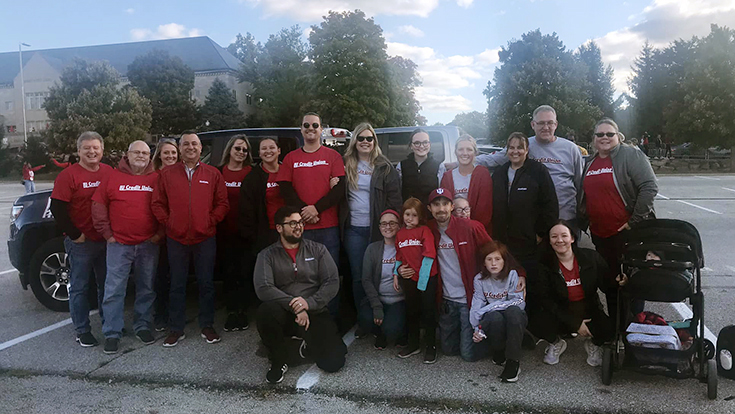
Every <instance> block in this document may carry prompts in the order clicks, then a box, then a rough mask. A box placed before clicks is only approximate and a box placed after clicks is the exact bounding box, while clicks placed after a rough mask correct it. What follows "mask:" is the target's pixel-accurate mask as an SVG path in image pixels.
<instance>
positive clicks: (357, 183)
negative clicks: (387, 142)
mask: <svg viewBox="0 0 735 414" xmlns="http://www.w3.org/2000/svg"><path fill="white" fill-rule="evenodd" d="M344 161H345V175H346V179H347V185H346V186H345V188H346V196H345V198H343V199H342V203H341V205H340V209H339V215H340V230H341V232H342V240H343V242H344V244H345V249H346V251H347V258H348V259H349V261H350V272H351V274H352V290H353V294H354V299H355V306H356V307H357V309H360V308H361V304H362V302H363V301H365V300H367V297H366V296H365V289H364V288H363V285H362V260H363V254H364V253H365V249H367V246H368V244H370V243H371V242H374V241H378V240H380V239H381V238H382V235H381V233H380V228H379V223H380V213H382V212H383V211H385V210H387V209H393V210H398V209H400V207H401V184H400V178H399V176H398V172H397V171H396V170H395V168H393V165H392V164H391V163H390V161H389V160H388V158H386V157H385V156H384V155H383V153H382V151H381V150H380V146H379V145H378V142H377V136H376V135H375V130H374V129H373V127H372V126H371V125H370V124H368V123H361V124H360V125H358V126H357V127H356V128H355V131H354V132H353V133H352V139H351V140H350V143H349V145H348V146H347V150H346V151H345V155H344ZM363 319H365V318H363ZM360 328H362V329H358V331H357V332H356V336H357V337H358V338H359V337H362V336H365V335H366V334H367V329H369V327H360Z"/></svg>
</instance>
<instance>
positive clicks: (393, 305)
mask: <svg viewBox="0 0 735 414" xmlns="http://www.w3.org/2000/svg"><path fill="white" fill-rule="evenodd" d="M400 227H401V220H400V218H399V214H398V212H397V211H395V210H392V209H390V210H385V211H383V212H382V213H381V215H380V224H379V228H380V234H381V235H382V236H383V237H382V239H381V240H378V241H375V242H373V243H370V245H369V246H368V247H367V250H365V255H364V258H363V262H362V263H363V267H362V285H363V287H364V288H365V294H366V295H367V300H366V301H363V303H362V304H361V306H362V308H361V311H360V312H359V314H360V317H361V318H362V319H361V320H360V324H361V326H364V327H368V328H370V331H371V332H372V333H374V334H375V349H379V350H382V349H385V348H386V347H387V346H388V340H391V341H395V344H396V346H406V344H407V340H408V336H407V331H406V302H405V298H404V296H403V291H402V290H401V288H400V286H399V285H396V284H394V281H395V280H397V279H394V278H393V267H394V265H395V263H396V234H397V233H398V230H399V229H400Z"/></svg>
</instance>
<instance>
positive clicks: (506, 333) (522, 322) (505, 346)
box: [480, 306, 528, 361]
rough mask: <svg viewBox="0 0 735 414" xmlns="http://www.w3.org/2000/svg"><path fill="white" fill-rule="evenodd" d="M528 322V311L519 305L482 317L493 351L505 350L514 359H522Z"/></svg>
mask: <svg viewBox="0 0 735 414" xmlns="http://www.w3.org/2000/svg"><path fill="white" fill-rule="evenodd" d="M527 324H528V318H527V317H526V312H524V311H523V309H521V308H519V307H518V306H509V307H508V308H507V309H503V310H500V311H492V312H488V313H486V314H484V315H482V318H481V319H480V326H482V330H483V331H484V332H485V335H487V339H486V340H487V341H490V347H491V348H492V350H493V352H499V351H503V350H505V357H506V358H507V359H512V360H514V361H519V360H520V359H521V343H522V342H523V333H524V332H525V331H526V325H527Z"/></svg>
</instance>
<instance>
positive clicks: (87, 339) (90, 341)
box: [77, 332, 100, 348]
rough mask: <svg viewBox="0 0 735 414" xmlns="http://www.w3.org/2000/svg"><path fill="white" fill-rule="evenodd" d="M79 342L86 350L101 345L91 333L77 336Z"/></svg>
mask: <svg viewBox="0 0 735 414" xmlns="http://www.w3.org/2000/svg"><path fill="white" fill-rule="evenodd" d="M77 342H79V345H81V346H82V347H84V348H89V347H92V346H97V345H99V344H100V343H99V342H97V338H95V337H94V335H92V333H91V332H85V333H83V334H79V335H77Z"/></svg>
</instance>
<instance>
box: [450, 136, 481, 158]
mask: <svg viewBox="0 0 735 414" xmlns="http://www.w3.org/2000/svg"><path fill="white" fill-rule="evenodd" d="M464 141H467V142H469V143H470V144H472V149H473V150H474V151H475V155H477V153H478V151H477V141H476V140H475V139H474V138H472V135H470V134H462V135H460V136H459V138H457V142H455V143H454V153H455V154H457V150H458V149H459V143H460V142H464Z"/></svg>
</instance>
